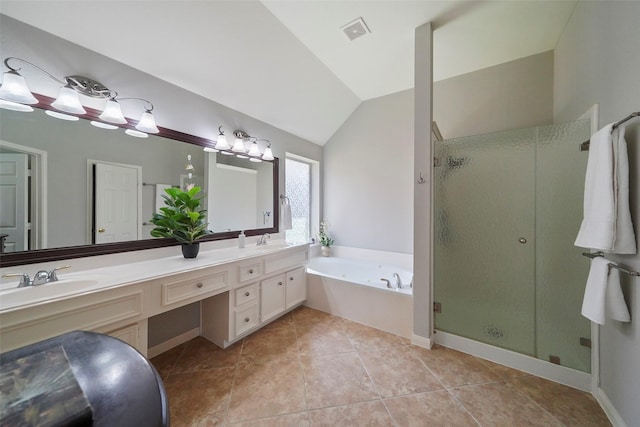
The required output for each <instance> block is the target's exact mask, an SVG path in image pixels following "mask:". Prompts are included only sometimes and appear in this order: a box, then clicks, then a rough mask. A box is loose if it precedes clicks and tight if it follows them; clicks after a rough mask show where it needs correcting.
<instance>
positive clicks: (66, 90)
mask: <svg viewBox="0 0 640 427" xmlns="http://www.w3.org/2000/svg"><path fill="white" fill-rule="evenodd" d="M51 106H52V107H53V108H55V109H56V110H60V111H64V112H65V113H71V114H86V113H87V111H86V110H85V109H84V107H82V104H81V103H80V98H79V97H78V92H76V91H75V90H73V89H71V88H70V87H69V86H63V87H61V88H60V92H59V93H58V97H57V98H56V100H55V101H53V102H52V103H51Z"/></svg>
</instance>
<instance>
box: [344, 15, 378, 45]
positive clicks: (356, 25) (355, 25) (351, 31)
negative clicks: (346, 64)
mask: <svg viewBox="0 0 640 427" xmlns="http://www.w3.org/2000/svg"><path fill="white" fill-rule="evenodd" d="M340 29H341V30H342V31H343V32H344V33H345V34H346V35H347V37H349V40H351V41H353V40H355V39H357V38H358V37H360V36H364V35H365V34H371V31H369V27H367V24H365V22H364V19H362V18H358V19H356V20H355V21H351V22H349V23H348V24H347V25H344V26H342V27H341V28H340Z"/></svg>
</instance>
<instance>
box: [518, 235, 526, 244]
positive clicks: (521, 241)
mask: <svg viewBox="0 0 640 427" xmlns="http://www.w3.org/2000/svg"><path fill="white" fill-rule="evenodd" d="M518 242H520V243H522V244H523V245H524V244H525V243H527V239H525V238H524V237H521V238H519V239H518Z"/></svg>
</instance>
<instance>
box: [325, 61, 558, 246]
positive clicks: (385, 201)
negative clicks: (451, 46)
mask: <svg viewBox="0 0 640 427" xmlns="http://www.w3.org/2000/svg"><path fill="white" fill-rule="evenodd" d="M433 90H434V100H433V117H434V120H435V121H436V122H437V124H438V126H439V128H440V130H441V132H442V134H443V136H444V138H453V137H459V136H466V135H476V134H481V133H487V132H495V131H500V130H506V129H515V128H524V127H530V126H537V125H543V124H550V123H551V122H552V121H553V53H552V52H545V53H542V54H538V55H533V56H530V57H527V58H523V59H519V60H516V61H512V62H508V63H506V64H501V65H497V66H495V67H490V68H487V69H484V70H480V71H476V72H473V73H469V74H465V75H462V76H458V77H454V78H451V79H447V80H442V81H439V82H435V83H434V89H433ZM413 95H414V92H413V89H411V90H406V91H402V92H398V93H394V94H391V95H387V96H383V97H380V98H375V99H371V100H368V101H365V102H363V103H362V104H360V106H359V107H358V108H357V109H356V110H355V111H354V112H353V114H352V115H351V116H350V117H349V119H348V120H347V121H346V122H345V123H344V124H343V125H342V127H340V129H339V130H338V131H337V132H336V133H335V135H333V137H332V138H331V139H330V140H329V141H328V142H327V144H326V145H325V148H324V181H323V183H324V217H325V218H327V219H328V220H329V222H330V223H331V230H332V234H333V235H334V237H335V239H336V244H337V245H344V246H353V247H359V248H367V249H378V250H386V251H392V252H402V253H412V251H413V232H414V229H413V139H414V138H413V110H414V106H413V102H414V101H413V100H414V96H413ZM425 178H427V177H425Z"/></svg>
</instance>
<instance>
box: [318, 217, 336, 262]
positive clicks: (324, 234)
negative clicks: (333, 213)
mask: <svg viewBox="0 0 640 427" xmlns="http://www.w3.org/2000/svg"><path fill="white" fill-rule="evenodd" d="M318 240H319V241H320V245H321V247H320V252H321V253H322V256H330V255H331V245H333V239H332V238H331V237H330V236H329V223H328V222H327V221H326V220H324V221H322V222H321V223H320V232H319V233H318Z"/></svg>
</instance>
